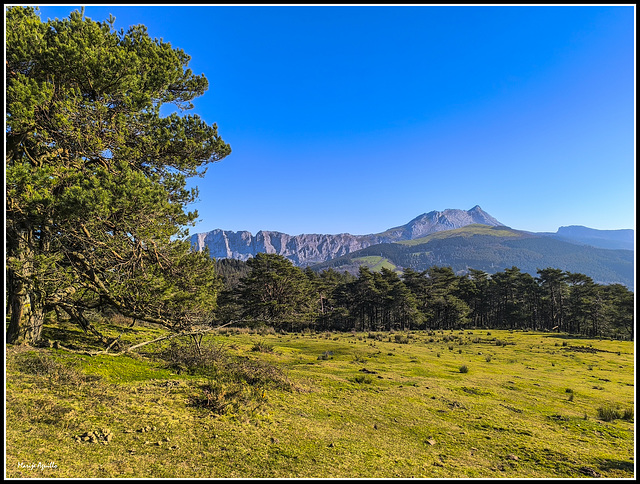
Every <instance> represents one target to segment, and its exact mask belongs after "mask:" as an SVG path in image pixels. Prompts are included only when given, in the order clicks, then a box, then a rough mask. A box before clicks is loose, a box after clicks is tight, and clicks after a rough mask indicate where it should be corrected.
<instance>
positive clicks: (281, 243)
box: [191, 205, 503, 266]
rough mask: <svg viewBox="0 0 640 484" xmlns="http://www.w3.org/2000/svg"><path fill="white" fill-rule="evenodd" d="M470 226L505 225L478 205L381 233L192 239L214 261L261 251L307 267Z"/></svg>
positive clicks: (222, 233)
mask: <svg viewBox="0 0 640 484" xmlns="http://www.w3.org/2000/svg"><path fill="white" fill-rule="evenodd" d="M471 224H482V225H489V226H501V225H503V224H501V223H500V222H498V221H497V220H496V219H494V218H493V217H492V216H491V215H489V214H488V213H486V212H485V211H483V210H482V209H481V208H480V206H479V205H476V206H475V207H473V208H472V209H471V210H459V209H450V208H448V209H446V210H444V211H442V212H439V211H432V212H429V213H423V214H422V215H420V216H418V217H416V218H414V219H413V220H411V221H410V222H408V223H406V224H405V225H401V226H399V227H395V228H392V229H389V230H386V231H385V232H382V233H378V234H369V235H351V234H338V235H328V234H301V235H295V236H291V235H288V234H283V233H280V232H274V231H268V230H261V231H259V232H258V233H257V234H256V235H255V236H253V235H251V233H249V232H230V231H226V230H220V229H216V230H213V231H211V232H208V233H205V234H194V235H193V236H192V237H191V243H192V245H193V247H194V249H195V250H202V249H204V247H205V246H206V247H208V248H209V253H210V254H211V257H214V258H233V259H241V260H247V259H248V258H249V257H253V256H254V255H255V254H257V253H259V252H265V253H268V254H272V253H275V254H280V255H283V256H285V257H287V258H289V259H290V260H291V261H292V262H294V263H295V264H296V265H300V266H304V265H309V264H314V263H318V262H323V261H325V260H328V259H330V258H335V257H339V256H342V255H345V254H349V253H351V252H354V251H356V250H360V249H363V248H365V247H369V246H370V245H374V244H380V243H385V242H399V241H403V240H411V239H416V238H419V237H424V236H426V235H429V234H432V233H434V232H440V231H442V230H452V229H459V228H462V227H465V226H467V225H471Z"/></svg>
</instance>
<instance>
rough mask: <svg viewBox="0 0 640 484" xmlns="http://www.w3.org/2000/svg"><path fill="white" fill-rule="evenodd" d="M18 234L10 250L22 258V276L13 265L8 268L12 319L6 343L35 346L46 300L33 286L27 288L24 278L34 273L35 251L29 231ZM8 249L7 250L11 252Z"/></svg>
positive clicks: (8, 290)
mask: <svg viewBox="0 0 640 484" xmlns="http://www.w3.org/2000/svg"><path fill="white" fill-rule="evenodd" d="M20 235H21V236H22V237H16V240H14V241H13V244H10V247H8V249H9V250H10V249H14V250H13V254H12V255H13V256H14V257H17V258H19V259H20V260H21V262H22V264H21V275H20V276H18V275H16V273H15V271H14V269H13V268H8V269H7V272H6V274H7V292H8V298H7V302H8V305H9V306H10V308H11V319H10V320H9V327H8V328H7V343H9V344H26V345H35V344H37V343H38V341H39V340H40V337H41V334H42V325H43V323H44V304H43V303H44V301H43V296H42V294H41V293H40V292H39V291H37V290H36V288H34V287H33V286H32V285H31V287H28V286H27V284H25V282H24V281H25V280H29V279H30V277H29V276H32V275H33V273H34V270H33V261H32V251H31V250H30V247H29V241H30V240H29V235H30V233H29V232H27V231H24V232H23V233H22V234H20ZM9 250H8V252H9Z"/></svg>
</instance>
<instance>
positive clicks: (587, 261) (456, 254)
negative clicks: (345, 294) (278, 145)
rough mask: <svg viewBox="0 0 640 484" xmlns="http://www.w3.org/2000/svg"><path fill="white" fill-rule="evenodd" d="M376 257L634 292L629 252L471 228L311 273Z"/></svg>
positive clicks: (349, 267) (373, 250) (379, 248)
mask: <svg viewBox="0 0 640 484" xmlns="http://www.w3.org/2000/svg"><path fill="white" fill-rule="evenodd" d="M374 256H376V257H378V259H377V260H376V264H378V265H379V264H381V263H382V262H383V261H386V263H387V267H389V266H394V267H397V268H399V269H400V268H405V267H409V268H411V269H414V270H417V271H423V270H426V269H428V268H429V267H431V266H434V265H437V266H448V267H451V268H452V269H453V270H454V271H456V272H458V273H463V272H465V271H467V270H468V269H469V268H472V269H478V270H483V271H485V272H487V273H490V274H491V273H495V272H499V271H502V270H504V269H506V268H510V267H512V266H516V267H518V268H520V269H521V270H522V271H523V272H527V273H529V274H531V275H534V276H535V275H537V274H536V272H537V270H538V269H544V268H547V267H554V268H559V269H562V270H564V271H569V272H578V273H582V274H585V275H588V276H589V277H591V278H592V279H593V280H594V281H595V282H598V283H603V284H612V283H619V284H623V285H625V286H627V287H630V288H632V289H633V283H634V281H633V251H630V250H610V249H600V248H595V247H591V246H586V245H576V244H572V243H569V242H565V241H562V240H558V239H555V238H551V237H545V236H541V235H538V234H535V233H531V232H523V231H518V230H513V229H510V228H508V227H504V226H502V227H490V226H486V225H470V226H467V227H464V228H460V229H455V230H450V231H443V232H438V233H436V234H432V235H429V236H427V237H424V238H420V239H414V240H411V241H405V242H399V243H390V244H377V245H373V246H370V247H367V248H365V249H362V250H359V251H356V252H354V253H353V254H349V255H346V256H342V257H339V258H336V259H334V260H331V261H327V262H325V263H322V264H317V265H315V266H313V267H312V268H313V269H314V270H322V269H327V268H333V269H335V270H337V271H349V272H354V273H355V272H356V271H357V268H358V266H360V265H361V264H362V265H368V264H367V263H366V260H367V259H366V258H367V257H374Z"/></svg>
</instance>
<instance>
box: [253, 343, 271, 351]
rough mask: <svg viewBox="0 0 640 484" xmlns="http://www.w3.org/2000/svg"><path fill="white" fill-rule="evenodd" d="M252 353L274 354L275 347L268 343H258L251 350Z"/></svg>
mask: <svg viewBox="0 0 640 484" xmlns="http://www.w3.org/2000/svg"><path fill="white" fill-rule="evenodd" d="M251 351H259V352H260V353H273V345H270V344H268V343H264V342H261V343H256V344H254V345H253V347H252V348H251Z"/></svg>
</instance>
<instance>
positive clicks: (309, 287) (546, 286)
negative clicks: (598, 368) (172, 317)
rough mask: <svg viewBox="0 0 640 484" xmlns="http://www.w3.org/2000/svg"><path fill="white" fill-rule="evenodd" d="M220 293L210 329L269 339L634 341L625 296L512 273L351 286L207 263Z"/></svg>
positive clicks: (580, 281)
mask: <svg viewBox="0 0 640 484" xmlns="http://www.w3.org/2000/svg"><path fill="white" fill-rule="evenodd" d="M216 265H217V268H218V273H219V274H220V275H221V277H222V279H223V281H224V283H225V289H224V290H223V292H222V294H221V295H220V298H219V301H218V309H217V311H216V314H217V319H218V320H219V321H221V322H229V321H236V322H237V323H238V324H246V325H261V324H263V325H269V326H272V327H274V328H275V329H278V330H284V331H300V330H303V329H312V330H316V331H333V330H335V331H395V330H440V329H442V330H451V329H463V328H491V329H514V330H515V329H520V330H536V331H558V332H566V333H570V334H575V335H584V336H589V337H610V338H618V339H633V337H634V294H633V292H632V291H630V290H629V289H628V288H627V287H625V286H623V285H621V284H610V285H602V284H597V283H594V282H593V280H592V279H591V278H590V277H588V276H586V275H584V274H577V273H570V272H565V271H562V270H560V269H553V268H546V269H539V270H538V271H537V273H538V276H537V277H533V276H532V275H530V274H528V273H524V272H521V271H520V269H518V268H517V267H512V268H510V269H505V270H504V271H502V272H497V273H495V274H487V273H486V272H483V271H479V270H474V269H470V270H469V271H468V273H467V274H464V275H456V274H455V273H454V272H453V270H452V269H451V268H449V267H431V268H429V269H427V270H426V271H423V272H417V271H414V270H411V269H405V270H404V271H403V272H402V273H401V274H398V273H397V272H394V271H391V270H389V269H382V270H381V271H380V272H373V271H371V270H370V269H369V268H367V267H366V266H361V267H360V269H359V272H358V275H357V276H354V275H352V274H349V273H347V272H344V273H340V272H337V271H335V270H333V269H328V270H324V271H322V272H320V273H317V272H314V271H313V270H311V269H309V268H307V269H304V270H303V269H300V268H299V267H296V266H294V265H293V264H292V263H291V262H290V261H289V260H288V259H286V258H284V257H283V256H280V255H276V254H258V255H257V256H256V257H254V258H253V259H249V260H248V261H247V262H246V263H244V262H240V261H235V260H228V259H223V260H219V261H217V262H216Z"/></svg>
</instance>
